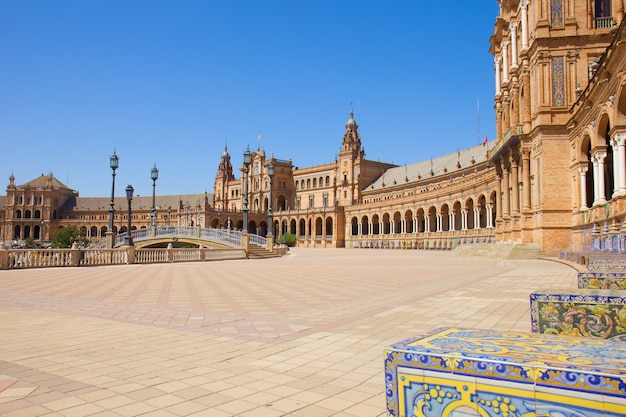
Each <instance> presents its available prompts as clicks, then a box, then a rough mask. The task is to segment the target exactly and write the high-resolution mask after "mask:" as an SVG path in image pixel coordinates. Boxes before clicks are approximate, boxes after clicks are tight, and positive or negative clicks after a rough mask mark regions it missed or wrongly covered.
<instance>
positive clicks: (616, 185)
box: [609, 137, 622, 198]
mask: <svg viewBox="0 0 626 417" xmlns="http://www.w3.org/2000/svg"><path fill="white" fill-rule="evenodd" d="M609 142H610V143H611V148H612V149H613V193H612V194H611V198H613V197H617V196H618V195H619V190H620V188H621V187H622V186H621V177H620V172H619V170H620V166H619V165H620V164H619V146H618V143H617V141H616V140H615V137H613V138H611V140H610V141H609Z"/></svg>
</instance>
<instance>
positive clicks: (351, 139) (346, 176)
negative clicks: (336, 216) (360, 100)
mask: <svg viewBox="0 0 626 417" xmlns="http://www.w3.org/2000/svg"><path fill="white" fill-rule="evenodd" d="M364 158H365V151H363V149H362V148H361V135H360V134H359V125H358V124H357V122H356V120H354V112H353V111H352V108H350V119H348V122H347V123H346V131H345V133H344V134H343V139H342V142H341V150H340V151H339V153H338V155H337V187H338V192H337V202H338V203H339V205H341V206H350V205H352V204H354V203H355V202H357V201H359V198H360V192H361V181H360V179H361V167H362V165H363V160H364Z"/></svg>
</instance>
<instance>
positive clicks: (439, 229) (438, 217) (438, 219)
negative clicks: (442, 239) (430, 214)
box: [435, 213, 441, 232]
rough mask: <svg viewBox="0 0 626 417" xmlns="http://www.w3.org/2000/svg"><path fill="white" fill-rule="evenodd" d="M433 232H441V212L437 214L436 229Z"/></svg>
mask: <svg viewBox="0 0 626 417" xmlns="http://www.w3.org/2000/svg"><path fill="white" fill-rule="evenodd" d="M435 232H441V213H439V214H437V230H435Z"/></svg>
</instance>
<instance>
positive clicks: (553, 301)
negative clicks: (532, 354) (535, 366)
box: [530, 288, 626, 415]
mask: <svg viewBox="0 0 626 417" xmlns="http://www.w3.org/2000/svg"><path fill="white" fill-rule="evenodd" d="M625 307H626V292H625V291H615V290H602V289H575V288H574V289H569V288H565V289H563V288H560V289H542V290H539V291H535V292H534V293H532V294H530V319H531V324H532V332H533V333H546V334H556V335H565V336H584V337H593V338H601V339H609V338H615V339H621V340H623V341H626V308H625ZM625 415H626V412H625Z"/></svg>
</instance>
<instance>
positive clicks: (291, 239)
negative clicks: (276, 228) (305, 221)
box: [276, 233, 296, 246]
mask: <svg viewBox="0 0 626 417" xmlns="http://www.w3.org/2000/svg"><path fill="white" fill-rule="evenodd" d="M276 243H278V244H279V245H285V244H286V245H287V246H295V245H296V235H293V234H291V233H285V234H284V235H282V236H281V237H279V238H278V241H277V242H276Z"/></svg>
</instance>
